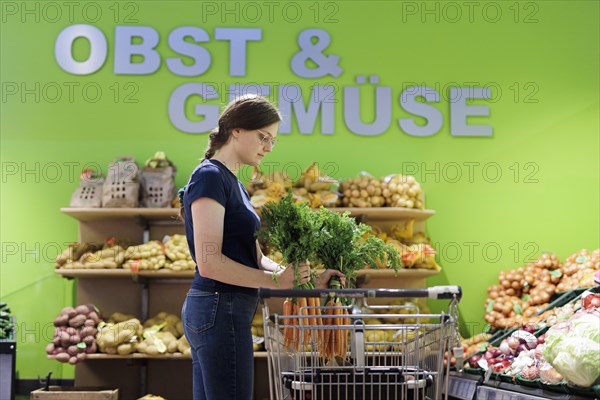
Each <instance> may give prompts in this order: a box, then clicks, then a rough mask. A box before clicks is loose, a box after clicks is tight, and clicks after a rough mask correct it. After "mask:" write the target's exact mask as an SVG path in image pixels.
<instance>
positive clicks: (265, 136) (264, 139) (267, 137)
mask: <svg viewBox="0 0 600 400" xmlns="http://www.w3.org/2000/svg"><path fill="white" fill-rule="evenodd" d="M256 131H257V132H258V139H259V140H260V142H261V143H262V144H263V146H267V145H269V144H270V145H271V148H273V147H275V146H276V145H277V143H278V142H279V140H277V139H271V138H272V137H273V136H272V135H271V134H269V133H267V132H263V131H261V130H260V129H257V130H256Z"/></svg>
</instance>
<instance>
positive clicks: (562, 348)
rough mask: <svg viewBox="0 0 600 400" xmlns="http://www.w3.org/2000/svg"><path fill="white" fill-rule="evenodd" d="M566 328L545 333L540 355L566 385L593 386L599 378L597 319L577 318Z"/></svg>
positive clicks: (592, 316) (599, 327)
mask: <svg viewBox="0 0 600 400" xmlns="http://www.w3.org/2000/svg"><path fill="white" fill-rule="evenodd" d="M567 326H568V328H567V329H565V326H564V325H562V326H560V327H559V326H557V327H552V328H550V329H549V330H548V336H547V337H546V341H545V346H544V349H543V351H542V354H543V355H544V358H545V359H546V361H548V362H549V363H550V364H551V365H552V366H553V367H554V368H555V369H556V370H557V371H558V372H560V373H561V374H562V375H563V376H564V377H565V378H566V379H567V380H568V381H569V382H572V383H574V384H576V385H579V386H584V387H588V386H592V384H593V383H594V382H595V381H596V380H597V379H598V377H599V376H600V317H598V315H597V314H588V313H582V314H576V315H574V316H573V317H571V319H570V320H569V321H568V325H567Z"/></svg>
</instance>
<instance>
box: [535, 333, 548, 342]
mask: <svg viewBox="0 0 600 400" xmlns="http://www.w3.org/2000/svg"><path fill="white" fill-rule="evenodd" d="M537 342H538V344H544V343H546V334H545V333H544V334H543V335H540V337H538V339H537Z"/></svg>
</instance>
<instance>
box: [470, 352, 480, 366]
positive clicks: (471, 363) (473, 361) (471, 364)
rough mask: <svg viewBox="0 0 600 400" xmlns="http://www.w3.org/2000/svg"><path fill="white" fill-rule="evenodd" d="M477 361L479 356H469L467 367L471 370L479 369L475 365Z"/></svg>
mask: <svg viewBox="0 0 600 400" xmlns="http://www.w3.org/2000/svg"><path fill="white" fill-rule="evenodd" d="M479 360H481V355H479V354H475V355H474V356H471V358H469V365H470V366H471V368H479V365H477V361H479Z"/></svg>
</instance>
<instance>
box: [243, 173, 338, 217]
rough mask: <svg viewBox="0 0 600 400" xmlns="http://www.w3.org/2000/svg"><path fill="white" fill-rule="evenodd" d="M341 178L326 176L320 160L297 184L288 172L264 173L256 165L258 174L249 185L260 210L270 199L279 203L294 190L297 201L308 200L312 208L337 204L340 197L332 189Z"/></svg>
mask: <svg viewBox="0 0 600 400" xmlns="http://www.w3.org/2000/svg"><path fill="white" fill-rule="evenodd" d="M336 183H337V181H336V180H335V179H333V178H331V177H329V176H327V175H325V174H324V173H323V172H322V171H321V170H320V169H319V167H318V165H317V163H313V164H311V165H310V166H309V167H308V168H307V169H306V170H305V171H304V172H303V173H302V175H301V176H300V177H299V178H298V180H297V181H296V182H295V183H294V182H293V179H292V178H291V177H290V176H289V175H288V174H286V173H285V172H280V171H272V172H270V173H269V174H262V173H261V172H260V171H258V169H256V168H255V170H254V176H253V177H252V179H251V180H250V181H249V183H248V184H247V185H246V189H247V190H248V193H249V194H250V196H251V198H250V202H251V203H252V205H253V206H254V207H255V208H257V209H259V208H261V207H262V206H263V205H265V204H266V203H268V202H278V201H279V200H281V199H283V198H284V197H285V196H286V195H287V193H288V191H290V190H291V192H292V194H293V196H294V200H295V201H297V202H306V203H308V204H309V205H310V207H312V208H318V207H320V206H325V207H336V206H338V205H339V204H340V200H339V198H340V196H339V194H338V193H337V192H335V191H333V190H332V186H333V185H334V184H336Z"/></svg>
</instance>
